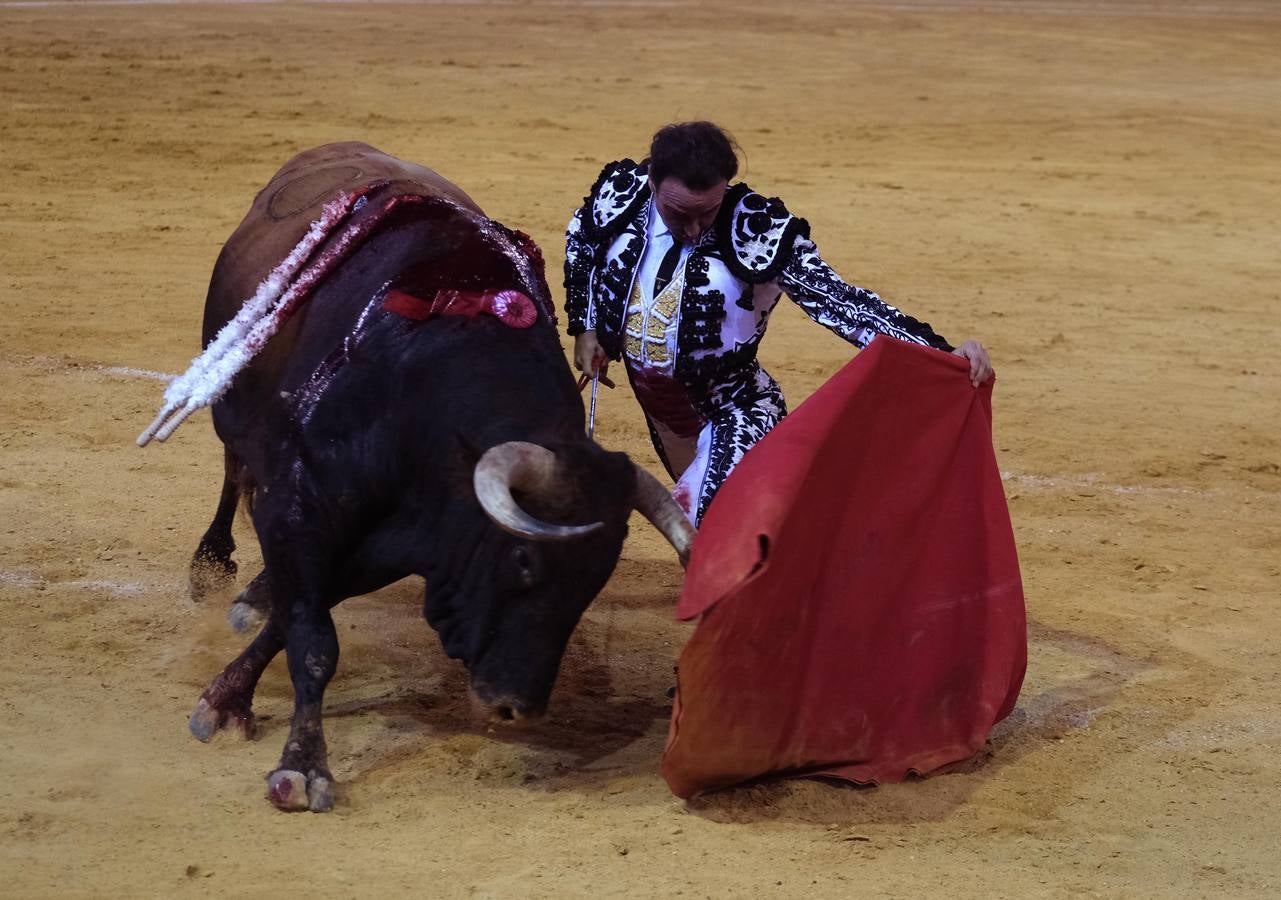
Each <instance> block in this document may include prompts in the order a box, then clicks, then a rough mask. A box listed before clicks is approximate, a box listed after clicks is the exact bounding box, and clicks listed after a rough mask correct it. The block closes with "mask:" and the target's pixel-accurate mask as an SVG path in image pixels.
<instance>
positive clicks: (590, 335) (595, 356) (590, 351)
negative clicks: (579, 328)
mask: <svg viewBox="0 0 1281 900" xmlns="http://www.w3.org/2000/svg"><path fill="white" fill-rule="evenodd" d="M574 368H576V369H578V371H580V372H582V373H583V374H584V375H587V376H589V377H590V376H596V375H599V376H600V379H601V381H602V383H604V384H606V385H608V386H609V387H613V386H614V382H612V381H610V380H609V379H608V378H606V377H605V371H606V370H607V369H608V368H609V357H607V356H606V355H605V351H604V350H602V349H601V346H600V342H599V341H597V340H596V332H595V331H584V332H583V333H582V334H580V335H578V337H576V338H574Z"/></svg>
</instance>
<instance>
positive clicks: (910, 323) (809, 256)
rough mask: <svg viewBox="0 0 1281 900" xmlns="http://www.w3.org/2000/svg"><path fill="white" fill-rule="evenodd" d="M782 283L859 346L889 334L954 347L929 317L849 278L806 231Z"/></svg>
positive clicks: (813, 313)
mask: <svg viewBox="0 0 1281 900" xmlns="http://www.w3.org/2000/svg"><path fill="white" fill-rule="evenodd" d="M778 285H779V287H781V288H782V289H783V291H784V292H785V293H786V294H787V295H788V296H789V297H791V298H792V300H794V301H795V302H796V305H797V306H799V307H800V308H801V309H803V310H805V314H806V315H808V316H809V317H810V318H811V319H813V320H814V321H815V322H817V323H818V324H820V325H822V326H823V327H825V328H828V329H830V330H831V331H833V332H835V333H836V334H838V335H840V336H841V337H843V338H844V339H845V340H847V341H849V342H850V343H852V344H854V345H855V346H856V347H860V348H862V347H866V346H867V345H868V344H869V343H871V341H872V338H873V337H875V336H876V335H878V334H886V335H889V336H890V337H895V338H898V339H899V340H903V341H908V342H909V343H913V344H924V345H925V346H927V347H934V348H935V349H937V350H946V351H948V352H951V350H952V349H953V348H952V345H951V344H949V343H948V342H947V341H946V340H945V339H944V338H943V337H942V335H939V334H937V333H936V332H935V331H934V329H933V328H931V327H930V326H929V323H927V322H922V321H920V320H918V319H914V318H912V317H911V316H909V315H907V314H906V313H904V312H902V311H900V310H898V309H896V308H895V307H893V306H890V305H889V304H888V303H886V302H885V301H884V300H882V299H881V298H880V297H879V296H878V295H876V294H874V293H873V292H871V291H867V290H864V289H863V288H861V287H855V286H854V285H852V284H847V283H846V282H845V280H844V279H842V278H841V276H840V275H838V274H836V272H835V271H834V270H833V269H832V267H831V266H829V265H828V264H827V263H825V262H824V261H823V258H822V257H821V256H819V254H818V247H816V246H815V245H814V242H813V241H811V240H810V239H809V238H807V237H804V236H797V238H796V242H795V244H794V245H793V248H792V255H791V258H790V259H788V261H787V264H786V265H784V266H783V268H782V270H781V271H780V272H779V274H778Z"/></svg>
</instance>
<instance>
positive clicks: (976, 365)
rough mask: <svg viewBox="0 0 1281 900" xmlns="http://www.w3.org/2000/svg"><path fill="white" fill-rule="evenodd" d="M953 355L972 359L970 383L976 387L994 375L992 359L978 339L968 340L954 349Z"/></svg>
mask: <svg viewBox="0 0 1281 900" xmlns="http://www.w3.org/2000/svg"><path fill="white" fill-rule="evenodd" d="M952 355H953V356H959V357H961V358H962V359H968V360H969V361H970V384H972V385H974V386H975V387H978V386H979V385H980V384H982V383H983V382H985V381H987V380H988V379H989V378H991V377H992V375H993V371H992V360H991V359H989V358H988V355H987V351H986V350H985V349H983V345H982V344H980V343H979V342H978V341H966V342H965V343H963V344H961V346H959V347H957V348H956V349H955V350H953V351H952Z"/></svg>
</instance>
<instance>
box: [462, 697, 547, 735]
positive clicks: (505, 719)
mask: <svg viewBox="0 0 1281 900" xmlns="http://www.w3.org/2000/svg"><path fill="white" fill-rule="evenodd" d="M471 700H472V708H473V709H474V710H475V711H476V713H477V715H478V717H479V718H481V719H483V720H485V721H486V722H487V723H488V724H490V725H505V726H507V727H517V728H519V727H522V726H526V725H533V724H535V723H537V722H538V721H539V720H541V719H542V718H543V716H544V714H545V710H544V709H542V708H541V707H537V706H532V705H530V704H528V703H522V702H520V701H519V700H515V699H513V698H511V697H480V696H477V694H476V693H475V692H473V693H472V696H471Z"/></svg>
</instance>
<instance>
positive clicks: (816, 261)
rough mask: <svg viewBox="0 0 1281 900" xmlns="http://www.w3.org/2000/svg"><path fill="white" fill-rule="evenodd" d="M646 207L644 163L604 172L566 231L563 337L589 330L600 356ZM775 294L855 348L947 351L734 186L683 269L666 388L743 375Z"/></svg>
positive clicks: (611, 336) (771, 208)
mask: <svg viewBox="0 0 1281 900" xmlns="http://www.w3.org/2000/svg"><path fill="white" fill-rule="evenodd" d="M650 198H651V191H650V188H649V179H648V165H647V164H646V163H644V162H642V163H635V162H633V161H632V160H630V159H624V160H621V161H619V162H613V163H610V164H609V165H607V166H606V167H605V168H604V170H603V171H602V172H601V174H600V177H599V178H598V179H597V180H596V183H595V184H594V185H593V186H592V190H591V193H589V194H588V195H587V197H586V198H584V201H583V205H582V206H581V207H580V208H579V209H578V210H577V212H575V213H574V217H573V218H572V219H571V220H570V223H569V228H568V230H567V233H566V246H565V313H566V317H567V319H568V320H569V326H568V330H569V333H570V334H571V335H576V334H580V333H582V332H583V331H586V330H589V329H593V328H594V329H595V330H596V337H597V340H598V341H600V344H601V347H602V349H604V351H605V352H606V353H607V354H608V355H609V356H610V358H611V359H618V358H620V356H621V354H622V329H623V318H624V315H625V311H626V307H627V302H628V298H629V296H630V292H631V287H632V281H633V279H634V278H635V277H636V270H637V268H638V267H639V265H640V261H641V257H642V255H643V254H644V252H645V245H646V240H647V238H646V234H647V226H648V221H649V220H648V217H649V215H650V210H651V208H652V207H651V204H650V202H649V201H650ZM780 293H786V294H787V295H788V296H789V297H791V298H792V300H794V301H795V302H796V303H797V305H799V306H800V307H801V309H803V310H804V311H805V313H806V314H807V315H808V316H809V317H810V318H811V319H813V320H814V321H815V322H818V323H819V324H820V325H823V326H825V327H826V328H829V329H830V330H832V331H834V332H835V333H836V334H838V335H840V336H841V337H843V338H845V339H846V340H847V341H849V342H851V343H853V344H854V345H856V346H858V347H864V346H866V345H867V344H868V343H869V342H870V341H871V340H872V338H873V337H874V336H876V335H878V334H884V335H889V336H891V337H895V338H899V339H900V340H905V341H910V342H912V343H916V344H925V345H927V346H930V347H935V348H937V349H940V350H949V351H950V350H951V349H952V346H951V345H950V344H948V342H947V341H945V340H944V339H943V338H942V337H940V336H939V335H938V334H936V333H935V332H934V330H933V329H932V328H930V326H929V325H928V324H927V323H925V322H920V321H918V320H916V319H914V318H912V317H911V316H908V315H905V314H904V313H902V312H900V311H899V310H897V309H895V308H894V307H893V306H890V305H889V304H888V303H885V302H884V301H883V300H881V298H880V297H878V296H877V295H876V294H874V293H872V292H871V291H866V290H863V289H862V288H860V287H855V286H853V285H850V284H847V283H846V282H845V281H843V280H842V279H841V277H840V276H839V275H837V274H836V272H835V271H833V270H832V268H831V267H830V266H828V265H827V263H825V262H824V261H823V259H822V258H821V257H820V256H819V254H818V248H817V247H815V246H814V243H813V241H811V240H810V239H809V224H808V223H807V222H806V221H805V220H804V219H801V218H798V217H796V216H793V215H792V214H791V213H789V212H788V211H787V208H786V207H785V206H784V205H783V203H782V201H780V200H779V199H778V198H776V197H770V198H766V197H763V196H761V195H760V194H757V193H755V192H754V191H753V190H752V189H751V188H749V187H748V186H747V185H745V184H736V185H733V186H732V187H730V189H729V190H728V191H727V192H726V195H725V200H724V202H723V203H722V204H721V209H720V213H719V215H718V217H717V220H716V223H715V224H714V225H713V227H712V228H710V229H708V232H707V233H706V234H704V235H703V237H702V238H701V239H700V241H699V243H698V245H697V246H696V247H695V248H694V250H693V252H692V253H691V254H690V256H689V259H688V261H687V262H686V268H685V287H684V292H683V293H682V295H681V301H680V311H679V316H680V319H679V324H678V325H677V329H678V330H677V346H678V354H677V358H676V363H675V366H676V368H675V372H674V374H675V377H676V378H677V380H678V381H681V382H684V383H685V384H686V385H688V386H690V387H691V388H697V387H698V386H699V384H700V383H702V384H704V385H710V384H711V383H712V382H716V381H719V380H720V379H721V377H722V376H723V375H726V374H728V373H729V372H730V371H733V370H736V369H738V370H741V369H744V368H750V367H751V365H752V363H753V362H754V361H755V359H756V352H757V348H758V347H759V346H760V341H761V338H762V337H763V336H764V334H765V327H766V325H767V323H768V320H769V314H770V312H771V311H772V310H773V308H774V306H775V304H777V302H778V298H779V295H780Z"/></svg>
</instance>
